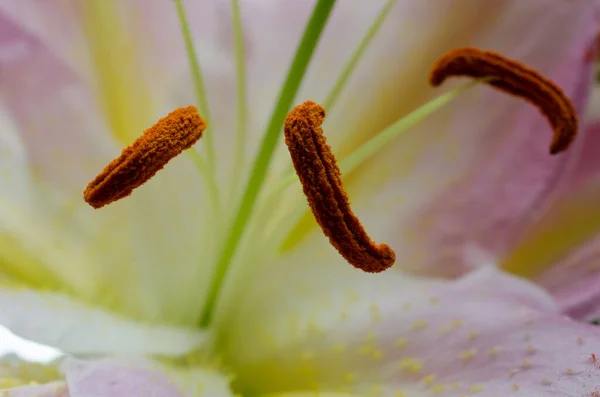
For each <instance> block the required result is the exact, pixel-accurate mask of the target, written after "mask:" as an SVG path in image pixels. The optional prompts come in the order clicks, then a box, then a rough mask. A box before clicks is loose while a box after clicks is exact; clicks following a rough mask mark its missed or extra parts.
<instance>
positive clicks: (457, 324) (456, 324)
mask: <svg viewBox="0 0 600 397" xmlns="http://www.w3.org/2000/svg"><path fill="white" fill-rule="evenodd" d="M452 326H453V327H454V328H460V327H462V320H452Z"/></svg>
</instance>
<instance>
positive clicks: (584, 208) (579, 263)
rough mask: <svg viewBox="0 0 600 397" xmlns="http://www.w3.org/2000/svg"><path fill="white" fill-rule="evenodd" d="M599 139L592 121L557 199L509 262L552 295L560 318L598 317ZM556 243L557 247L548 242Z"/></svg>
mask: <svg viewBox="0 0 600 397" xmlns="http://www.w3.org/2000/svg"><path fill="white" fill-rule="evenodd" d="M599 138H600V123H598V122H595V123H594V124H593V125H590V126H588V127H587V133H586V137H585V140H584V147H583V150H582V153H581V156H580V157H579V158H578V159H577V163H576V164H575V168H574V171H573V172H572V173H571V178H570V179H569V181H568V183H567V184H566V185H565V186H564V188H563V189H562V190H561V194H560V196H559V197H558V199H557V200H556V202H555V203H554V205H553V206H551V207H550V208H549V209H548V211H547V213H545V214H544V216H543V217H541V218H540V219H539V220H537V222H535V223H534V224H532V225H531V227H530V228H529V229H528V230H526V233H525V234H524V238H523V241H521V244H520V245H519V246H517V250H516V254H515V253H513V255H516V257H517V258H518V259H517V260H515V259H514V258H511V259H509V260H510V262H511V265H510V266H511V267H510V268H511V269H514V270H517V271H518V268H516V266H517V265H518V263H520V262H523V263H522V268H523V269H527V268H531V269H533V270H532V271H525V272H524V273H523V274H526V275H527V276H529V277H532V278H533V279H535V280H536V281H537V282H538V283H539V284H541V285H542V286H544V287H545V288H546V289H547V290H548V291H549V292H550V293H552V294H553V295H554V297H555V298H556V299H557V301H558V303H559V304H560V306H561V308H562V309H563V311H564V312H565V313H567V314H569V315H571V316H573V317H575V318H578V319H582V320H594V319H598V318H599V317H600V304H599V300H598V299H599V298H600V292H599V291H600V272H599V271H598V270H599V268H598V265H597V262H598V256H599V254H600V252H599V251H598V248H599V247H600V237H599V236H600V222H599V221H598V215H597V211H596V210H595V209H596V208H597V206H598V200H599V199H600V197H599V194H600V191H599V189H598V178H599V177H600V174H599V172H600V162H599V161H598V155H597V148H598V144H600V140H599ZM556 238H558V239H559V240H560V243H559V244H557V243H556V242H555V240H553V239H556ZM544 246H546V247H547V248H546V249H542V250H541V251H540V252H537V253H535V250H536V248H535V247H544ZM528 247H529V248H528ZM537 249H539V248H537ZM524 252H530V254H525V255H523V253H524ZM532 255H533V256H532ZM517 261H518V262H517Z"/></svg>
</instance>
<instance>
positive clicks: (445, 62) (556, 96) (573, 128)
mask: <svg viewBox="0 0 600 397" xmlns="http://www.w3.org/2000/svg"><path fill="white" fill-rule="evenodd" d="M449 76H469V77H474V78H489V80H488V81H487V83H488V84H490V85H492V86H494V87H496V88H498V89H500V90H502V91H504V92H507V93H509V94H512V95H516V96H518V97H521V98H523V99H525V100H527V101H529V102H531V103H532V104H533V105H535V106H537V107H538V108H539V110H540V111H541V112H542V113H543V114H544V115H545V116H546V118H547V119H548V121H549V122H550V125H552V128H553V129H554V137H553V138H552V144H551V145H550V154H557V153H560V152H562V151H564V150H566V149H567V148H568V147H569V145H570V144H571V142H573V140H574V139H575V135H576V134H577V113H576V112H575V108H574V107H573V104H572V103H571V101H570V100H569V98H567V96H566V95H565V94H564V93H563V91H562V90H561V89H560V87H558V86H557V85H556V84H555V83H554V82H553V81H552V80H550V79H548V78H546V77H544V76H542V75H541V74H540V73H538V72H537V71H535V70H533V69H531V68H529V67H528V66H525V65H523V64H522V63H519V62H517V61H515V60H512V59H508V58H506V57H504V56H502V55H500V54H497V53H495V52H492V51H482V50H479V49H476V48H457V49H454V50H451V51H450V52H448V53H446V54H445V55H443V56H442V57H441V58H440V59H438V60H437V61H436V63H435V64H434V65H433V69H432V70H431V73H430V75H429V81H430V83H431V84H432V85H434V86H438V85H440V84H442V83H443V82H444V80H445V79H446V78H447V77H449Z"/></svg>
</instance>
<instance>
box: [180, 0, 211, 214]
mask: <svg viewBox="0 0 600 397" xmlns="http://www.w3.org/2000/svg"><path fill="white" fill-rule="evenodd" d="M175 5H176V7H177V16H178V17H179V23H180V25H181V31H182V33H183V40H184V42H185V48H186V53H187V57H188V60H189V63H190V72H191V75H192V79H193V81H194V92H195V95H196V102H197V105H198V108H199V109H200V114H201V115H202V117H203V118H204V119H205V120H206V124H207V128H206V130H205V131H204V133H203V135H202V144H203V145H204V146H206V154H207V161H206V162H205V161H204V160H203V159H202V157H201V156H200V154H199V153H198V152H197V151H196V150H195V149H194V148H192V149H190V150H187V153H188V155H189V156H190V157H191V159H192V160H193V162H194V165H195V166H196V168H197V169H198V172H200V174H201V175H202V177H203V178H204V181H205V182H206V184H207V186H206V189H207V194H208V196H209V199H210V202H211V204H212V207H213V208H214V210H215V211H214V214H215V217H217V218H218V217H219V216H220V213H221V205H220V200H219V187H218V186H217V181H216V180H215V168H214V167H215V158H214V157H215V156H214V149H213V143H212V134H211V133H210V129H211V122H210V107H209V105H208V96H207V95H206V88H205V86H204V79H203V77H202V69H201V68H200V64H199V63H198V57H197V55H196V50H195V49H194V41H193V39H192V33H191V31H190V27H189V24H188V22H187V17H186V14H185V9H184V7H183V4H182V3H181V0H175ZM217 223H218V222H217Z"/></svg>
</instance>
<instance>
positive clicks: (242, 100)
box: [231, 0, 248, 197]
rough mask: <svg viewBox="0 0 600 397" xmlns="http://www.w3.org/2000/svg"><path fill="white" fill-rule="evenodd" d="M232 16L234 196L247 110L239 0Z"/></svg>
mask: <svg viewBox="0 0 600 397" xmlns="http://www.w3.org/2000/svg"><path fill="white" fill-rule="evenodd" d="M231 12H232V16H233V37H234V42H235V61H236V62H235V74H236V82H237V93H236V94H237V121H236V131H235V152H234V157H233V177H232V186H231V197H235V196H236V194H235V193H236V189H237V186H238V185H239V181H240V179H241V176H242V167H243V166H244V157H245V154H244V149H245V147H246V131H245V128H246V120H247V119H248V110H247V107H246V64H245V54H244V31H243V27H242V19H241V17H240V2H239V0H231Z"/></svg>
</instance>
